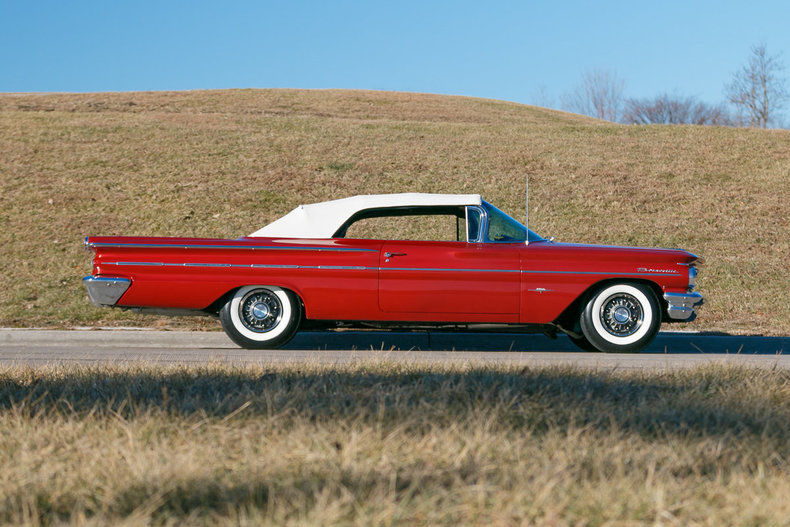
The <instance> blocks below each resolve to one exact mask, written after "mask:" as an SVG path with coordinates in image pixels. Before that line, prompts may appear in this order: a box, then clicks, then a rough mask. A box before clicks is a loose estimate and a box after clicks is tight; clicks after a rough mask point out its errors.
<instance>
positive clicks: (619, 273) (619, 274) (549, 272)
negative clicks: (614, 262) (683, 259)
mask: <svg viewBox="0 0 790 527" xmlns="http://www.w3.org/2000/svg"><path fill="white" fill-rule="evenodd" d="M521 272H522V273H533V274H595V275H602V274H603V275H616V276H644V275H648V276H654V275H659V276H678V275H680V273H651V272H641V273H624V272H621V271H533V270H522V271H521Z"/></svg>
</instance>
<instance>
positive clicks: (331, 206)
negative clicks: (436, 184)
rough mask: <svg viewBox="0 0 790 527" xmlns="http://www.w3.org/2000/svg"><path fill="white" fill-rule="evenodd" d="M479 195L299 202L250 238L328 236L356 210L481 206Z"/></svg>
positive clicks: (378, 196)
mask: <svg viewBox="0 0 790 527" xmlns="http://www.w3.org/2000/svg"><path fill="white" fill-rule="evenodd" d="M481 203H482V199H481V198H480V194H419V193H415V192H412V193H407V194H371V195H365V196H353V197H350V198H343V199H336V200H334V201H324V202H323V203H313V204H311V205H299V206H298V207H296V208H295V209H294V210H292V211H291V212H289V213H288V214H286V215H285V216H283V217H282V218H280V219H279V220H275V221H273V222H271V223H270V224H268V225H267V226H265V227H264V228H262V229H259V230H257V231H255V232H253V233H252V234H250V237H256V238H258V237H267V238H331V237H332V235H333V234H334V233H336V232H337V230H338V229H339V228H340V227H342V226H343V224H344V223H345V222H346V220H348V219H349V218H350V217H351V216H353V215H354V214H356V213H357V212H359V211H363V210H368V209H381V208H389V207H430V206H465V205H480V204H481Z"/></svg>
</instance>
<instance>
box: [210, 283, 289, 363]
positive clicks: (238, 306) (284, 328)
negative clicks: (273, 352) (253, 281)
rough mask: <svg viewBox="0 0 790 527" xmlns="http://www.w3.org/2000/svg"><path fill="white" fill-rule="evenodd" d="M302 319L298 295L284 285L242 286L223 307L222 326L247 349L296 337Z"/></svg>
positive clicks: (275, 344) (278, 343) (229, 335)
mask: <svg viewBox="0 0 790 527" xmlns="http://www.w3.org/2000/svg"><path fill="white" fill-rule="evenodd" d="M301 319H302V306H301V304H300V302H299V299H298V298H297V296H296V295H295V294H294V293H292V292H291V291H287V290H285V289H282V288H281V287H274V286H268V285H267V286H262V285H250V286H245V287H242V288H240V289H239V290H238V291H236V292H235V293H234V294H233V296H232V297H231V298H230V299H229V300H228V301H227V302H225V305H224V306H222V309H220V311H219V320H220V322H221V323H222V329H224V330H225V333H227V335H228V337H230V339H231V340H232V341H233V342H235V343H236V344H238V345H239V346H241V347H242V348H246V349H275V348H278V347H280V346H282V345H283V344H285V343H286V342H288V341H289V340H291V338H293V336H294V334H296V330H297V329H298V328H299V323H300V322H301Z"/></svg>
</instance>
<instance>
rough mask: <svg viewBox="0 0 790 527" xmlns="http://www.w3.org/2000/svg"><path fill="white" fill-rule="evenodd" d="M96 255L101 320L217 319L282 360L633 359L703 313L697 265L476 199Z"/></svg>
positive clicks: (105, 246)
mask: <svg viewBox="0 0 790 527" xmlns="http://www.w3.org/2000/svg"><path fill="white" fill-rule="evenodd" d="M85 246H86V248H87V249H89V250H90V251H93V253H95V255H94V258H93V273H92V275H91V276H87V277H85V278H84V283H85V286H86V287H87V290H88V295H89V297H90V300H91V301H92V302H93V303H94V304H95V305H97V306H103V307H106V306H112V307H119V308H123V309H131V310H135V311H143V312H153V313H160V314H174V315H187V314H193V315H195V314H209V315H214V316H218V317H219V319H220V322H221V324H222V327H223V328H224V330H225V332H226V333H227V334H228V336H229V337H230V338H231V339H232V340H233V341H234V342H236V343H237V344H238V345H240V346H242V347H244V348H276V347H278V346H281V345H283V344H284V343H285V342H287V341H288V340H289V339H290V338H291V337H293V335H294V334H295V333H296V331H297V330H298V329H299V328H300V327H301V328H305V327H307V328H316V327H324V328H337V327H365V328H371V327H389V328H391V327H399V328H403V327H409V328H426V327H433V328H436V327H440V328H454V329H462V328H473V329H477V330H508V331H514V330H515V331H533V330H534V331H543V332H546V333H548V334H550V335H556V334H557V332H564V333H566V334H568V335H569V336H570V338H571V340H573V342H575V343H576V344H577V345H579V346H580V347H582V348H584V349H588V350H599V351H607V352H634V351H638V350H640V349H642V348H644V347H645V346H646V345H647V344H648V343H649V342H650V341H651V340H652V339H653V337H654V336H655V335H656V333H657V332H658V329H659V326H660V325H661V322H682V321H690V320H692V319H693V318H694V316H695V308H696V307H697V306H699V305H701V304H702V296H701V295H700V294H699V293H697V292H694V291H693V289H694V279H695V276H696V274H697V269H696V264H698V263H699V262H700V259H699V258H698V257H697V256H695V255H693V254H691V253H689V252H687V251H683V250H679V249H645V248H635V247H606V246H597V245H578V244H567V243H555V242H554V241H552V240H547V239H544V238H542V237H540V236H538V235H537V234H535V233H534V232H532V231H531V230H529V229H528V228H527V227H525V226H524V225H522V224H521V223H519V222H518V221H516V220H514V219H513V218H511V217H510V216H508V215H507V214H505V213H504V212H502V211H501V210H499V209H497V208H496V207H494V206H493V205H491V204H489V203H487V202H486V201H484V200H482V199H481V197H480V196H479V195H476V194H469V195H445V194H385V195H371V196H355V197H350V198H346V199H339V200H335V201H328V202H324V203H316V204H312V205H302V206H299V207H297V208H296V209H294V210H293V211H292V212H290V213H288V214H287V215H285V216H283V217H282V218H280V219H278V220H276V221H274V222H273V223H271V224H269V225H267V226H265V227H263V228H262V229H260V230H258V231H256V232H254V233H252V234H251V235H249V236H246V237H242V238H239V239H236V240H219V239H201V238H151V237H117V236H113V237H96V236H90V237H87V238H85Z"/></svg>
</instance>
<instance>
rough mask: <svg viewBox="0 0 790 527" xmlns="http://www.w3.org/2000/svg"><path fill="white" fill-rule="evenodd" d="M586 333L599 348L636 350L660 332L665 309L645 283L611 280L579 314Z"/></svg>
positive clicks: (590, 341) (587, 337) (630, 351)
mask: <svg viewBox="0 0 790 527" xmlns="http://www.w3.org/2000/svg"><path fill="white" fill-rule="evenodd" d="M579 323H580V325H581V329H582V334H583V335H584V337H585V338H586V339H587V341H589V343H590V344H591V345H592V346H594V347H595V348H596V349H598V350H599V351H605V352H610V353H635V352H638V351H641V350H642V349H644V348H645V346H647V345H648V344H649V343H650V342H651V341H652V340H653V338H654V337H655V336H656V333H658V328H659V327H660V326H661V311H660V306H659V303H658V300H657V299H656V295H655V294H654V293H653V291H652V289H650V288H649V287H648V286H646V285H643V284H637V283H619V284H609V285H605V286H603V287H601V288H600V289H598V290H597V291H596V292H595V293H594V294H593V295H592V297H591V298H590V300H589V301H588V302H587V304H586V305H585V306H584V310H583V311H582V312H581V315H580V317H579Z"/></svg>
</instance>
